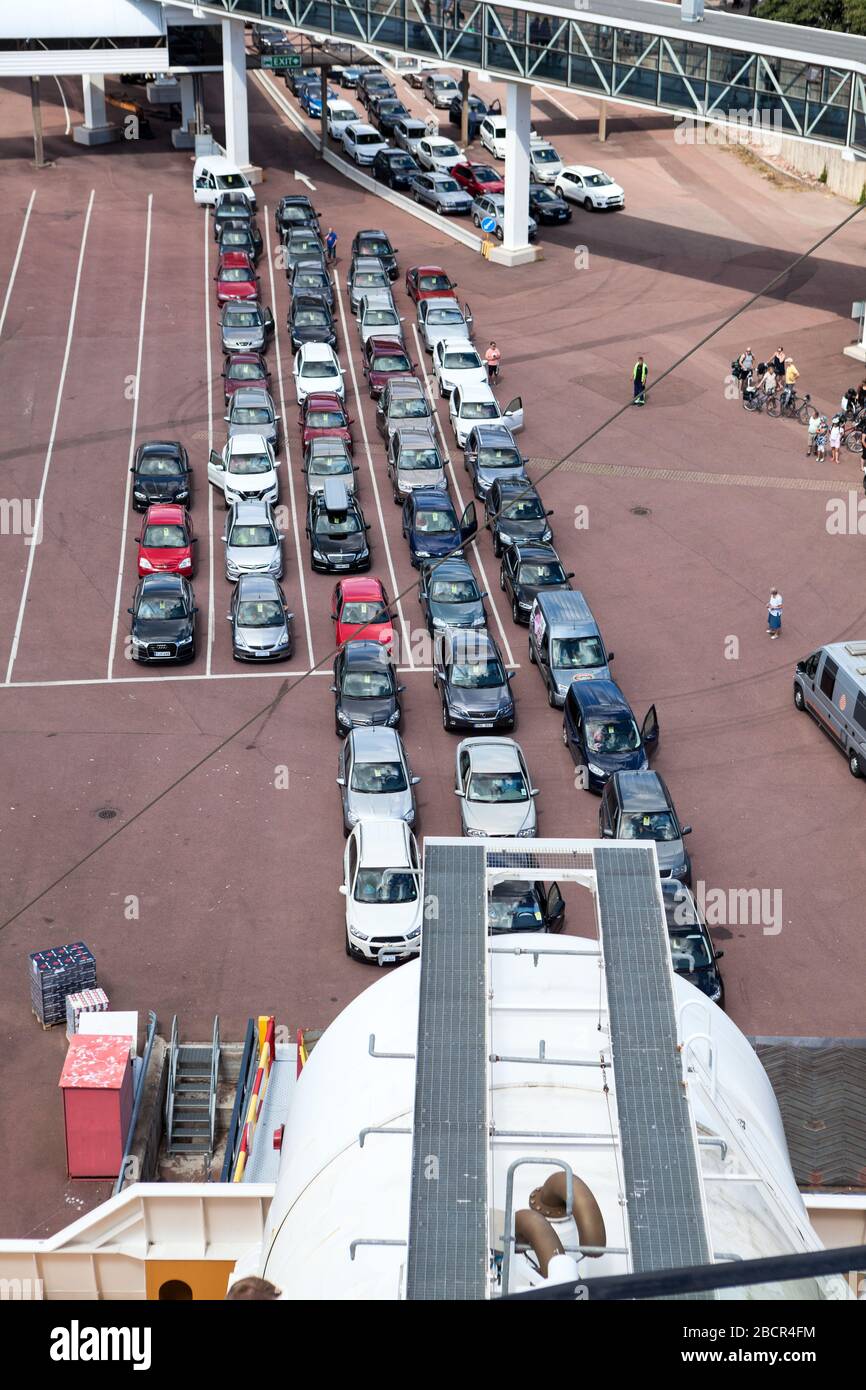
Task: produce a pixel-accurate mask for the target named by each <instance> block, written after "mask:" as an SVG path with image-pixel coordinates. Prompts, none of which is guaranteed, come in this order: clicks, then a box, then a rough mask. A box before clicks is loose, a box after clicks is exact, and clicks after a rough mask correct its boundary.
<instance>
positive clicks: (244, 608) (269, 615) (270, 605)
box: [238, 598, 285, 627]
mask: <svg viewBox="0 0 866 1390" xmlns="http://www.w3.org/2000/svg"><path fill="white" fill-rule="evenodd" d="M284 622H285V615H284V613H283V606H282V604H281V603H280V602H279V601H278V600H277V599H275V598H271V599H265V600H263V601H262V602H258V601H257V602H255V603H239V604H238V627H282V625H283V623H284Z"/></svg>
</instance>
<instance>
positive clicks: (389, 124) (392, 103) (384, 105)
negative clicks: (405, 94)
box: [370, 96, 409, 135]
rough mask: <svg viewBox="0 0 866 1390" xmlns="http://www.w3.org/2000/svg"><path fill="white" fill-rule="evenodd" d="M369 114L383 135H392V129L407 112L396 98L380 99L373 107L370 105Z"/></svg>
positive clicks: (385, 97) (384, 97)
mask: <svg viewBox="0 0 866 1390" xmlns="http://www.w3.org/2000/svg"><path fill="white" fill-rule="evenodd" d="M370 109H371V114H372V117H373V120H374V121H375V122H376V125H377V126H378V127H379V129H380V130H381V132H382V134H383V135H393V134H394V127H395V125H396V124H397V122H398V121H400V120H402V119H403V118H404V116H408V115H409V112H408V111H407V110H406V107H405V106H404V105H403V103H402V101H400V100H399V98H398V97H387V96H383V97H380V98H379V99H378V100H377V101H376V103H375V107H373V105H372V104H371V108H370Z"/></svg>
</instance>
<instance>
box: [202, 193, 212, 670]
mask: <svg viewBox="0 0 866 1390" xmlns="http://www.w3.org/2000/svg"><path fill="white" fill-rule="evenodd" d="M209 247H210V209H209V208H205V210H204V336H205V361H206V363H207V462H208V463H210V453H211V449H212V448H213V357H212V355H211V340H210V333H211V329H210V297H211V290H212V282H211V275H210V250H209ZM204 476H205V481H207V464H205V474H204ZM213 493H214V490H213V487H212V486H211V484H210V483H207V565H208V596H207V634H206V640H205V672H206V674H207V675H210V671H211V652H212V648H213V640H214V592H213V582H214V581H213Z"/></svg>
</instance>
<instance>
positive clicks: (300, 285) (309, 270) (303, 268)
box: [287, 260, 334, 313]
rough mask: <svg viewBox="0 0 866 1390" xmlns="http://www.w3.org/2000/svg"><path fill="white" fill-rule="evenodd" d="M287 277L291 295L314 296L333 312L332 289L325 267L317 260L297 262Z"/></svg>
mask: <svg viewBox="0 0 866 1390" xmlns="http://www.w3.org/2000/svg"><path fill="white" fill-rule="evenodd" d="M287 273H288V277H289V289H290V290H291V292H292V295H293V296H294V295H296V294H315V295H318V297H319V298H320V299H321V300H322V301H323V302H324V303H325V304H327V306H328V308H329V309H330V311H331V313H333V312H334V287H333V285H332V284H331V279H330V276H329V275H328V272H327V270H326V268H325V266H324V265H323V264H322V263H321V262H320V261H318V260H315V261H312V260H308V261H298V263H297V265H295V266H293V267H292V269H291V271H290V272H287Z"/></svg>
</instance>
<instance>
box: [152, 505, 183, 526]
mask: <svg viewBox="0 0 866 1390" xmlns="http://www.w3.org/2000/svg"><path fill="white" fill-rule="evenodd" d="M185 520H186V507H185V506H184V505H183V503H182V502H151V504H150V506H149V507H148V509H147V512H146V513H145V517H144V523H145V525H147V524H148V522H151V521H174V522H178V521H185Z"/></svg>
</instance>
